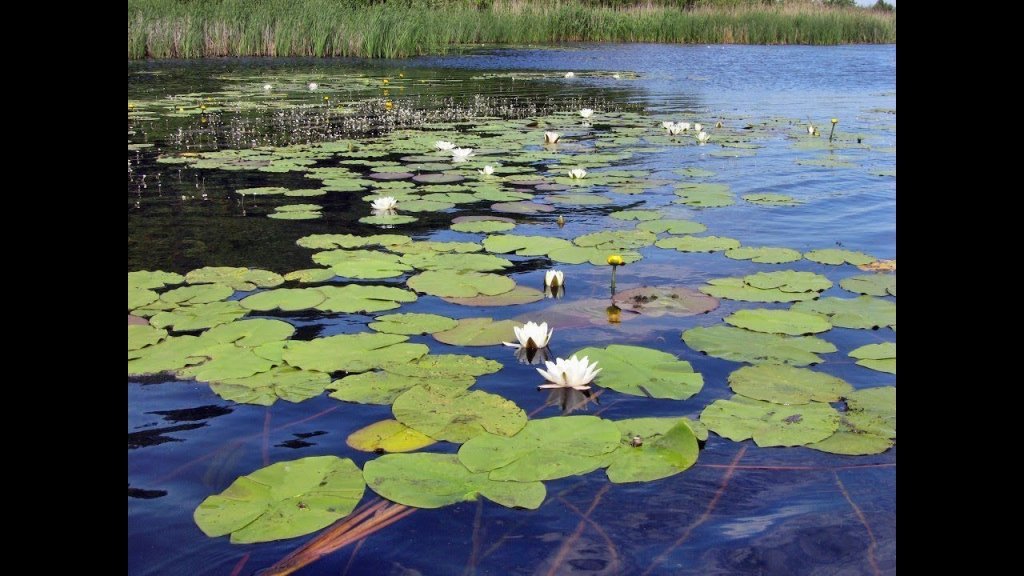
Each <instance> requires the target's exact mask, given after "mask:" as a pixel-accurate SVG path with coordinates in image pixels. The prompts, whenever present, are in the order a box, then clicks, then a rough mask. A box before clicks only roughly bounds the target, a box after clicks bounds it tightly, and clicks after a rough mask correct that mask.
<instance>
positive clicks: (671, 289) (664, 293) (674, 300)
mask: <svg viewBox="0 0 1024 576" xmlns="http://www.w3.org/2000/svg"><path fill="white" fill-rule="evenodd" d="M612 300H613V301H614V303H615V305H616V306H618V307H620V308H622V309H623V310H630V311H632V312H636V313H637V314H642V315H644V316H650V317H652V318H658V317H661V316H665V315H668V316H695V315H697V314H706V313H708V312H710V311H712V310H714V309H715V308H718V300H716V299H715V298H712V297H711V296H708V295H706V294H702V293H700V292H698V291H696V290H694V289H692V288H686V287H684V286H643V287H640V288H632V289H629V290H623V291H621V292H616V293H615V296H614V297H613V298H612Z"/></svg>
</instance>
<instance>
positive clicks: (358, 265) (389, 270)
mask: <svg viewBox="0 0 1024 576" xmlns="http://www.w3.org/2000/svg"><path fill="white" fill-rule="evenodd" d="M313 261H314V262H316V263H317V264H320V265H321V266H330V267H331V270H333V271H334V273H335V274H337V275H338V276H343V277H346V278H358V279H360V280H375V279H380V278H393V277H395V276H401V275H402V274H405V273H406V272H411V271H412V266H410V265H408V264H406V263H404V262H402V261H401V259H400V257H399V256H396V255H394V254H386V253H384V252H375V251H373V250H328V251H326V252H317V253H316V254H314V255H313Z"/></svg>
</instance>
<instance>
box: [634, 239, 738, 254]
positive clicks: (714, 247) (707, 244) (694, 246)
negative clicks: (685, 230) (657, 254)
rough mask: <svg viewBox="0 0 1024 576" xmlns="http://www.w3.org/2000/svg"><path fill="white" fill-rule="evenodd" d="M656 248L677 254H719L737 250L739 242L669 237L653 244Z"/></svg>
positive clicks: (734, 240) (733, 240)
mask: <svg viewBox="0 0 1024 576" xmlns="http://www.w3.org/2000/svg"><path fill="white" fill-rule="evenodd" d="M654 245H655V246H657V247H658V248H672V249H675V250H678V251H679V252H720V251H722V250H730V249H733V248H739V246H740V241H739V240H736V239H735V238H725V237H722V236H670V237H668V238H662V239H661V240H658V241H657V242H655V243H654Z"/></svg>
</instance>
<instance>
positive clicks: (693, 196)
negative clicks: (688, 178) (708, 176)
mask: <svg viewBox="0 0 1024 576" xmlns="http://www.w3.org/2000/svg"><path fill="white" fill-rule="evenodd" d="M676 195H677V196H679V197H680V198H679V200H676V202H677V203H679V204H686V205H687V206H691V207H693V208H721V207H723V206H730V205H732V204H734V203H735V201H734V200H733V197H732V192H730V191H729V187H728V186H726V185H725V184H684V185H683V186H681V187H680V188H677V189H676Z"/></svg>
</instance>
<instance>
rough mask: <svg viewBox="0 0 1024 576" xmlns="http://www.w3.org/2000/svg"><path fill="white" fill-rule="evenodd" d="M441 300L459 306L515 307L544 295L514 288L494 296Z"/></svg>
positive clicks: (532, 289)
mask: <svg viewBox="0 0 1024 576" xmlns="http://www.w3.org/2000/svg"><path fill="white" fill-rule="evenodd" d="M441 299H442V300H444V301H445V302H451V303H452V304H459V305H460V306H516V305H519V304H529V303H530V302H538V301H540V300H543V299H544V293H543V292H541V291H540V290H536V289H534V288H527V287H526V286H516V287H515V288H513V289H512V290H509V291H508V292H505V293H504V294H498V295H496V296H473V297H471V298H453V297H451V296H445V297H443V298H441Z"/></svg>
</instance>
